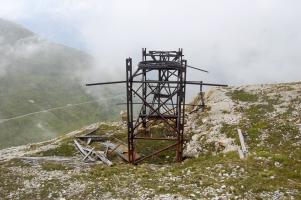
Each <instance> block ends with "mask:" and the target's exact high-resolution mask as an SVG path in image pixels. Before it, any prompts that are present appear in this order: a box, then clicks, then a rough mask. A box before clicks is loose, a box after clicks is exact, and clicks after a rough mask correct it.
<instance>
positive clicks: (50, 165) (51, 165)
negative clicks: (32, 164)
mask: <svg viewBox="0 0 301 200" xmlns="http://www.w3.org/2000/svg"><path fill="white" fill-rule="evenodd" d="M41 167H42V169H43V170H45V171H55V170H69V169H71V168H70V167H69V166H66V165H63V164H61V163H55V162H43V163H42V164H41Z"/></svg>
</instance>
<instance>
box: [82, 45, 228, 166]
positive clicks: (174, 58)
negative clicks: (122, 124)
mask: <svg viewBox="0 0 301 200" xmlns="http://www.w3.org/2000/svg"><path fill="white" fill-rule="evenodd" d="M187 68H192V69H196V70H200V71H203V72H207V71H205V70H202V69H199V68H195V67H192V66H189V65H187V61H186V60H185V59H183V52H182V49H179V50H178V51H148V52H147V51H146V49H145V48H144V49H142V61H141V62H139V63H138V67H137V69H135V71H133V64H132V59H131V58H127V59H126V81H115V82H102V83H92V84H87V86H93V85H105V84H120V83H125V84H126V99H127V102H126V105H127V129H128V130H127V133H128V152H127V154H128V161H129V163H132V164H137V163H139V162H141V161H143V160H145V159H147V158H151V157H154V156H155V155H157V154H160V153H162V152H164V151H167V150H171V149H175V160H176V161H177V162H181V161H182V160H183V148H184V141H185V138H184V122H185V121H184V120H185V106H186V105H188V104H185V95H186V86H187V85H198V86H199V87H200V88H202V86H226V85H222V84H210V83H203V82H202V81H187V80H186V72H187ZM201 92H202V91H201ZM135 105H138V106H139V109H138V110H137V111H136V110H135V109H134V106H135ZM201 105H202V104H201ZM158 123H160V124H164V128H165V129H168V130H169V133H168V134H166V133H164V132H162V133H156V134H149V133H148V130H149V129H150V127H151V126H153V125H156V124H158ZM142 140H143V141H152V143H155V142H161V143H164V142H163V141H165V143H166V146H164V147H162V146H161V147H160V149H152V151H151V152H149V154H148V155H143V156H140V155H138V154H137V153H136V152H137V147H138V146H139V143H141V142H142ZM165 143H164V144H165ZM150 144H151V143H150Z"/></svg>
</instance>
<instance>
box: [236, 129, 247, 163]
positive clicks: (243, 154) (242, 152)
mask: <svg viewBox="0 0 301 200" xmlns="http://www.w3.org/2000/svg"><path fill="white" fill-rule="evenodd" d="M237 133H238V137H239V141H240V145H241V147H239V148H238V154H239V157H240V159H244V158H246V157H247V154H248V150H247V147H246V144H245V140H244V136H243V134H242V132H241V129H237Z"/></svg>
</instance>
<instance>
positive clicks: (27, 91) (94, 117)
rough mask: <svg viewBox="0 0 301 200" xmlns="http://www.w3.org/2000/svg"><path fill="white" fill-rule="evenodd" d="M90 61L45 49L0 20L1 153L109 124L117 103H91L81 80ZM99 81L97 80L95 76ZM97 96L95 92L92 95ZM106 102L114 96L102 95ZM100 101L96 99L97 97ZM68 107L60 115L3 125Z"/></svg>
mask: <svg viewBox="0 0 301 200" xmlns="http://www.w3.org/2000/svg"><path fill="white" fill-rule="evenodd" d="M92 60H93V58H92V57H91V56H89V55H88V54H85V53H83V52H81V51H78V50H75V49H72V48H69V47H66V46H63V45H59V44H54V43H50V42H48V41H46V40H44V39H41V38H40V37H38V36H37V35H35V34H34V33H32V32H30V31H29V30H27V29H24V28H22V27H20V26H19V25H16V24H14V23H12V22H9V21H5V20H1V19H0V149H1V148H5V147H9V146H16V145H21V144H27V143H31V142H38V141H44V140H48V139H51V138H54V137H57V136H59V135H60V134H63V133H66V132H68V131H72V130H74V129H78V128H80V127H82V126H84V125H86V124H90V123H93V122H95V121H99V120H113V119H116V117H117V116H118V113H119V110H120V108H116V106H115V103H116V102H121V99H122V98H121V97H120V98H119V97H116V98H114V99H108V100H104V101H99V102H95V103H87V104H82V105H79V106H72V105H73V104H77V103H82V102H88V101H93V100H96V99H97V98H95V97H96V96H97V95H98V94H96V95H92V94H90V93H87V91H86V88H84V87H85V86H84V82H87V81H88V80H85V79H84V77H85V76H84V74H85V73H87V71H89V69H90V68H91V65H92ZM100 76H101V74H100ZM95 92H96V93H100V91H99V90H95ZM101 94H103V96H105V97H110V96H111V97H112V96H114V95H115V94H116V92H115V93H114V92H112V91H110V90H107V91H105V90H102V91H101ZM98 97H99V95H98ZM67 105H70V107H66V108H64V109H58V110H52V111H49V112H45V113H39V114H36V115H30V116H26V117H23V118H18V119H14V120H10V121H5V119H9V118H13V117H16V116H20V115H24V114H28V113H32V112H37V111H41V110H46V109H50V108H55V107H62V106H67Z"/></svg>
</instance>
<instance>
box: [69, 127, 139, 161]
mask: <svg viewBox="0 0 301 200" xmlns="http://www.w3.org/2000/svg"><path fill="white" fill-rule="evenodd" d="M98 128H99V127H95V128H93V129H90V130H89V131H88V132H86V135H82V136H76V139H74V145H75V146H76V148H77V149H78V151H79V152H80V153H81V154H82V155H83V161H84V162H96V161H101V162H103V163H104V164H106V165H108V166H111V165H113V162H112V161H111V160H109V158H108V157H110V156H111V155H113V154H115V155H117V156H118V157H119V158H121V159H122V160H123V161H125V162H128V147H127V145H126V144H125V143H123V142H122V141H120V140H118V139H117V138H115V139H114V141H115V140H116V142H112V141H110V138H109V137H108V136H99V135H92V134H93V133H95V132H96V131H97V130H98ZM93 143H94V144H95V143H96V144H97V145H98V146H101V147H102V149H104V150H103V151H101V150H97V149H96V148H95V147H93V146H92V144H93ZM136 157H137V158H140V155H139V154H136Z"/></svg>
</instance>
